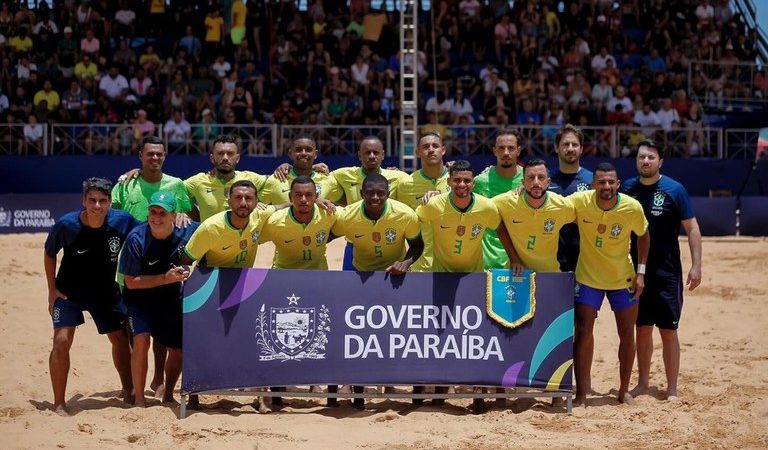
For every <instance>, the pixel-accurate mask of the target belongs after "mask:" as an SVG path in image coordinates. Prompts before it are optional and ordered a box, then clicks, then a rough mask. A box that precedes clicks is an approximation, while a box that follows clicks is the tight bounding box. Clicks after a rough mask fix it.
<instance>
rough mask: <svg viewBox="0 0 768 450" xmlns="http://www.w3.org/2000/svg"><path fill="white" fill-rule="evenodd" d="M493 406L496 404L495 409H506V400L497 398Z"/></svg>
mask: <svg viewBox="0 0 768 450" xmlns="http://www.w3.org/2000/svg"><path fill="white" fill-rule="evenodd" d="M495 404H496V407H497V408H506V407H507V399H506V398H497V399H496V403H495Z"/></svg>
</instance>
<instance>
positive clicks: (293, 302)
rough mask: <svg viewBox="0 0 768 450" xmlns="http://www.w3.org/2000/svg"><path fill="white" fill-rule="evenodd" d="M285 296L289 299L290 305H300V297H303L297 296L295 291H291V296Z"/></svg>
mask: <svg viewBox="0 0 768 450" xmlns="http://www.w3.org/2000/svg"><path fill="white" fill-rule="evenodd" d="M285 298H286V299H287V300H288V306H291V305H296V306H299V299H300V298H301V297H297V296H296V294H294V293H293V292H291V296H290V297H285Z"/></svg>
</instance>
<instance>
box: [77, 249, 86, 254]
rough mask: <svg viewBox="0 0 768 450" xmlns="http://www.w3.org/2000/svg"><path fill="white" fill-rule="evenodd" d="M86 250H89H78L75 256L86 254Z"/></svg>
mask: <svg viewBox="0 0 768 450" xmlns="http://www.w3.org/2000/svg"><path fill="white" fill-rule="evenodd" d="M88 250H89V249H85V250H78V251H77V254H78V255H82V254H83V253H85V252H87V251H88Z"/></svg>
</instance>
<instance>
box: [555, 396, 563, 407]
mask: <svg viewBox="0 0 768 450" xmlns="http://www.w3.org/2000/svg"><path fill="white" fill-rule="evenodd" d="M563 406H565V399H564V398H563V397H552V407H553V408H562V407H563Z"/></svg>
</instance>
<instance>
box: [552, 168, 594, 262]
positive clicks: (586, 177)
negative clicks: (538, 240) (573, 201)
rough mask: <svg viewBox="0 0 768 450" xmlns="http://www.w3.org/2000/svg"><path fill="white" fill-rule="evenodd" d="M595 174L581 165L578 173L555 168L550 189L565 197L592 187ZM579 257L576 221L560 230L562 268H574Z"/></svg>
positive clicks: (559, 257) (558, 255)
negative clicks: (564, 171)
mask: <svg viewBox="0 0 768 450" xmlns="http://www.w3.org/2000/svg"><path fill="white" fill-rule="evenodd" d="M593 178H594V174H593V173H592V172H591V171H589V170H587V169H585V168H583V167H581V168H579V170H578V172H576V173H563V172H560V169H555V170H553V171H552V173H550V183H549V190H550V191H551V192H555V193H557V194H560V195H562V196H564V197H567V196H569V195H571V194H573V193H574V192H583V191H588V190H590V189H592V179H593ZM578 258H579V227H578V225H576V224H575V223H573V224H567V225H566V226H564V227H563V228H562V230H560V245H559V247H558V249H557V259H558V261H560V268H561V269H565V270H573V269H574V268H575V267H576V260H577V259H578Z"/></svg>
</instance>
